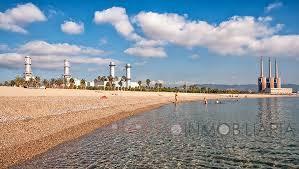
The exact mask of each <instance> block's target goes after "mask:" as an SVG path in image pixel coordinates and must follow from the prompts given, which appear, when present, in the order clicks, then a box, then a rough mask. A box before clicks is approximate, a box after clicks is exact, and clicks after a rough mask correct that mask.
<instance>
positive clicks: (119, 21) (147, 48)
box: [93, 7, 167, 58]
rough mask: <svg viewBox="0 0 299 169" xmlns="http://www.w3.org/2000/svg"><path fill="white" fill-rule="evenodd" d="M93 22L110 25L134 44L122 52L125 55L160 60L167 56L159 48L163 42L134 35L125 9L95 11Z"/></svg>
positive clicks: (161, 48)
mask: <svg viewBox="0 0 299 169" xmlns="http://www.w3.org/2000/svg"><path fill="white" fill-rule="evenodd" d="M93 20H94V22H95V23H96V24H103V23H110V24H111V25H113V26H114V28H115V29H116V30H117V32H119V33H120V34H121V35H122V36H124V37H126V38H127V39H128V40H132V41H134V42H135V44H134V46H133V47H131V48H128V49H126V50H125V51H124V52H125V53H126V54H129V55H134V56H140V57H160V58H161V57H166V56H167V55H166V52H165V50H164V48H163V47H161V46H162V45H164V44H165V42H163V41H160V40H152V39H146V38H143V37H141V36H139V35H138V34H137V33H135V30H134V27H133V26H132V24H131V22H130V20H129V17H128V15H127V13H126V9H125V8H122V7H112V8H109V9H106V10H103V11H96V12H95V14H94V19H93ZM159 46H160V47H159Z"/></svg>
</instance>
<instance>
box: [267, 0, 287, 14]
mask: <svg viewBox="0 0 299 169" xmlns="http://www.w3.org/2000/svg"><path fill="white" fill-rule="evenodd" d="M282 6H283V4H282V2H274V3H271V4H269V5H268V6H266V7H265V12H270V11H272V10H273V9H277V8H280V7H282Z"/></svg>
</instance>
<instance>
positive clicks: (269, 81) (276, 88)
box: [258, 57, 292, 94]
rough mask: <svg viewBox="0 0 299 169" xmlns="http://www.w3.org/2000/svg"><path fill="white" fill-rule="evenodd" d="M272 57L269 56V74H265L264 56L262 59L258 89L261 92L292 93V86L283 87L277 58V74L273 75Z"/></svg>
mask: <svg viewBox="0 0 299 169" xmlns="http://www.w3.org/2000/svg"><path fill="white" fill-rule="evenodd" d="M271 66H272V65H271V58H270V57H269V74H268V77H265V76H264V65H263V57H261V61H260V76H259V77H258V91H259V93H268V94H291V93H292V88H281V78H280V77H279V75H278V64H277V61H276V59H275V75H274V77H273V76H272V70H271Z"/></svg>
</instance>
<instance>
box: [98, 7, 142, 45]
mask: <svg viewBox="0 0 299 169" xmlns="http://www.w3.org/2000/svg"><path fill="white" fill-rule="evenodd" d="M93 20H94V22H95V23H96V24H103V23H110V24H112V25H113V26H114V28H115V29H116V30H117V32H119V33H120V34H121V35H123V36H124V37H126V38H128V39H130V40H138V39H140V36H139V35H137V34H136V33H134V28H133V26H132V25H131V23H130V21H129V17H128V15H127V14H126V9H125V8H121V7H112V8H109V9H106V10H103V11H96V12H95V13H94V19H93Z"/></svg>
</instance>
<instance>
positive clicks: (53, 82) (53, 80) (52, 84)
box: [50, 78, 56, 87]
mask: <svg viewBox="0 0 299 169" xmlns="http://www.w3.org/2000/svg"><path fill="white" fill-rule="evenodd" d="M55 81H56V80H55V79H54V78H52V79H51V80H50V85H51V87H54V85H55Z"/></svg>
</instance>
